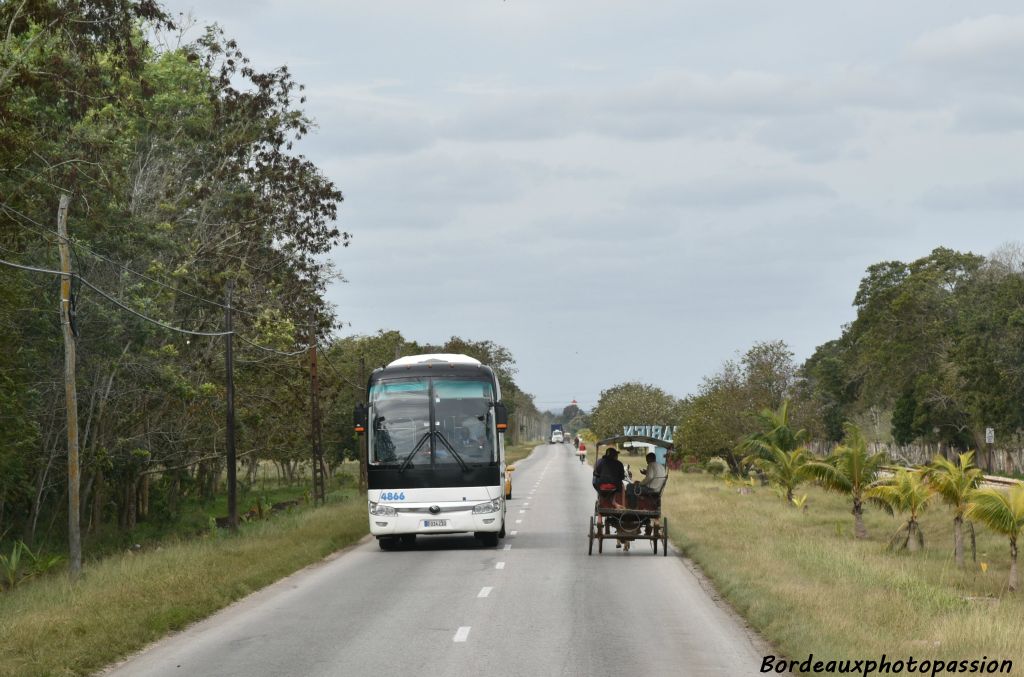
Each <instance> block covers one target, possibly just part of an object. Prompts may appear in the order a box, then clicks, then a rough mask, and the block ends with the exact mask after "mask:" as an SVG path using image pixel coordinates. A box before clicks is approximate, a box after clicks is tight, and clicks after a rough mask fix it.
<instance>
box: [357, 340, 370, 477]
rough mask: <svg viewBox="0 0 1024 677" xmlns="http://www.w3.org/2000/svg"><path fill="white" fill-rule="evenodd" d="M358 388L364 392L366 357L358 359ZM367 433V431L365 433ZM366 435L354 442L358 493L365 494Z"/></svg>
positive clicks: (367, 436)
mask: <svg viewBox="0 0 1024 677" xmlns="http://www.w3.org/2000/svg"><path fill="white" fill-rule="evenodd" d="M359 387H360V389H361V390H362V391H363V392H366V357H365V356H362V355H361V356H360V357H359ZM356 397H362V395H361V394H360V391H358V390H357V391H356ZM370 425H373V421H370ZM367 432H369V431H367ZM369 437H370V436H369V435H368V434H364V435H359V436H358V437H357V438H356V440H357V443H358V444H359V493H360V494H365V493H366V492H367V487H368V485H369V477H368V476H367V470H366V466H367V464H368V460H367V449H366V445H367V444H368V442H367V440H368V439H369Z"/></svg>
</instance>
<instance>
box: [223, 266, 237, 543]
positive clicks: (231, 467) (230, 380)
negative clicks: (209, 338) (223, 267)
mask: <svg viewBox="0 0 1024 677" xmlns="http://www.w3.org/2000/svg"><path fill="white" fill-rule="evenodd" d="M234 286H235V283H234V280H228V284H227V290H226V291H225V298H226V301H225V302H224V331H226V332H227V333H226V334H225V335H224V369H225V372H226V377H225V386H226V390H227V448H228V463H227V465H228V527H229V528H230V529H231V530H232V531H238V495H237V484H238V482H237V478H236V474H237V471H238V469H237V468H236V467H235V355H234V352H233V350H232V348H233V341H232V340H233V339H234V337H235V332H234V329H233V328H232V326H231V292H232V291H233V289H234Z"/></svg>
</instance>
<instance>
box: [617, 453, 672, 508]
mask: <svg viewBox="0 0 1024 677" xmlns="http://www.w3.org/2000/svg"><path fill="white" fill-rule="evenodd" d="M640 472H642V473H643V474H644V478H643V479H642V480H640V481H639V482H634V483H633V484H632V485H630V487H629V492H628V493H627V498H628V501H629V507H631V508H635V507H636V506H637V503H638V500H637V499H638V497H640V496H660V495H661V491H662V489H664V488H665V482H667V481H668V470H667V469H666V468H665V466H663V465H662V464H660V463H658V456H657V455H656V454H655V453H654V452H653V451H651V452H648V454H647V468H645V469H643V470H641V471H640Z"/></svg>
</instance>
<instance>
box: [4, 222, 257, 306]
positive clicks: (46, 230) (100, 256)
mask: <svg viewBox="0 0 1024 677" xmlns="http://www.w3.org/2000/svg"><path fill="white" fill-rule="evenodd" d="M0 208H3V209H4V210H6V211H9V212H13V213H14V214H17V215H18V216H20V217H21V218H23V219H25V220H27V221H29V222H31V223H33V224H35V225H36V226H38V227H39V228H29V230H34V231H35V232H37V233H39V232H42V233H43V234H45V235H52V236H54V237H56V238H60V237H61V236H60V234H59V233H57V232H55V231H53V230H50V229H49V228H48V227H47V226H46V225H45V224H42V223H39V222H38V221H36V220H35V219H33V218H32V217H31V216H29V215H27V214H24V213H22V212H20V211H18V210H17V209H15V208H14V207H11V206H10V205H7V204H4V203H0ZM22 226H25V224H22ZM25 227H27V226H25ZM39 229H42V230H41V231H40V230H39ZM67 241H68V244H70V245H71V246H72V248H74V247H81V248H82V249H84V250H85V251H87V252H89V253H90V254H92V255H93V256H95V257H96V258H98V259H100V260H101V261H106V262H107V263H109V264H110V265H112V266H116V267H118V268H120V269H122V270H124V271H126V272H128V273H131V274H132V275H137V276H139V277H141V278H142V279H143V280H147V281H149V282H152V283H153V284H156V285H159V286H161V287H163V288H165V289H170V290H171V291H173V292H174V293H176V294H182V295H184V296H188V297H189V298H193V299H196V300H197V301H202V302H203V303H208V304H210V305H213V306H217V307H218V308H223V309H227V306H226V305H224V304H223V303H220V302H219V301H214V300H212V299H208V298H205V297H203V296H199V295H198V294H192V293H190V292H187V291H185V290H183V289H179V288H178V287H175V286H174V285H170V284H167V283H166V282H161V281H160V280H157V279H156V278H153V277H150V276H149V275H146V274H145V273H140V272H139V271H137V270H135V269H133V268H129V267H128V266H126V265H124V264H123V263H120V262H118V261H115V260H113V259H111V258H110V257H108V256H105V255H103V254H100V253H99V252H97V251H96V250H95V249H93V248H91V247H89V246H88V245H85V244H82V243H81V242H78V241H77V240H73V239H71V238H70V237H68V238H67ZM72 251H74V249H72ZM75 256H76V258H77V254H76V255H75ZM79 267H82V266H81V262H79ZM231 311H232V312H235V313H240V314H242V315H249V316H251V317H258V316H259V313H255V312H252V311H250V310H242V309H240V308H235V307H232V308H231Z"/></svg>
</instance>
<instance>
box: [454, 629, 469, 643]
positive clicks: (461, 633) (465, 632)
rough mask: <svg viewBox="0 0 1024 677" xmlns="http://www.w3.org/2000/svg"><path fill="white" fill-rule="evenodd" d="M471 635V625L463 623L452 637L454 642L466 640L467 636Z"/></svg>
mask: <svg viewBox="0 0 1024 677" xmlns="http://www.w3.org/2000/svg"><path fill="white" fill-rule="evenodd" d="M467 637H469V626H468V625H463V626H462V627H460V628H459V629H458V630H456V631H455V636H454V637H452V641H453V642H465V641H466V638H467Z"/></svg>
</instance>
